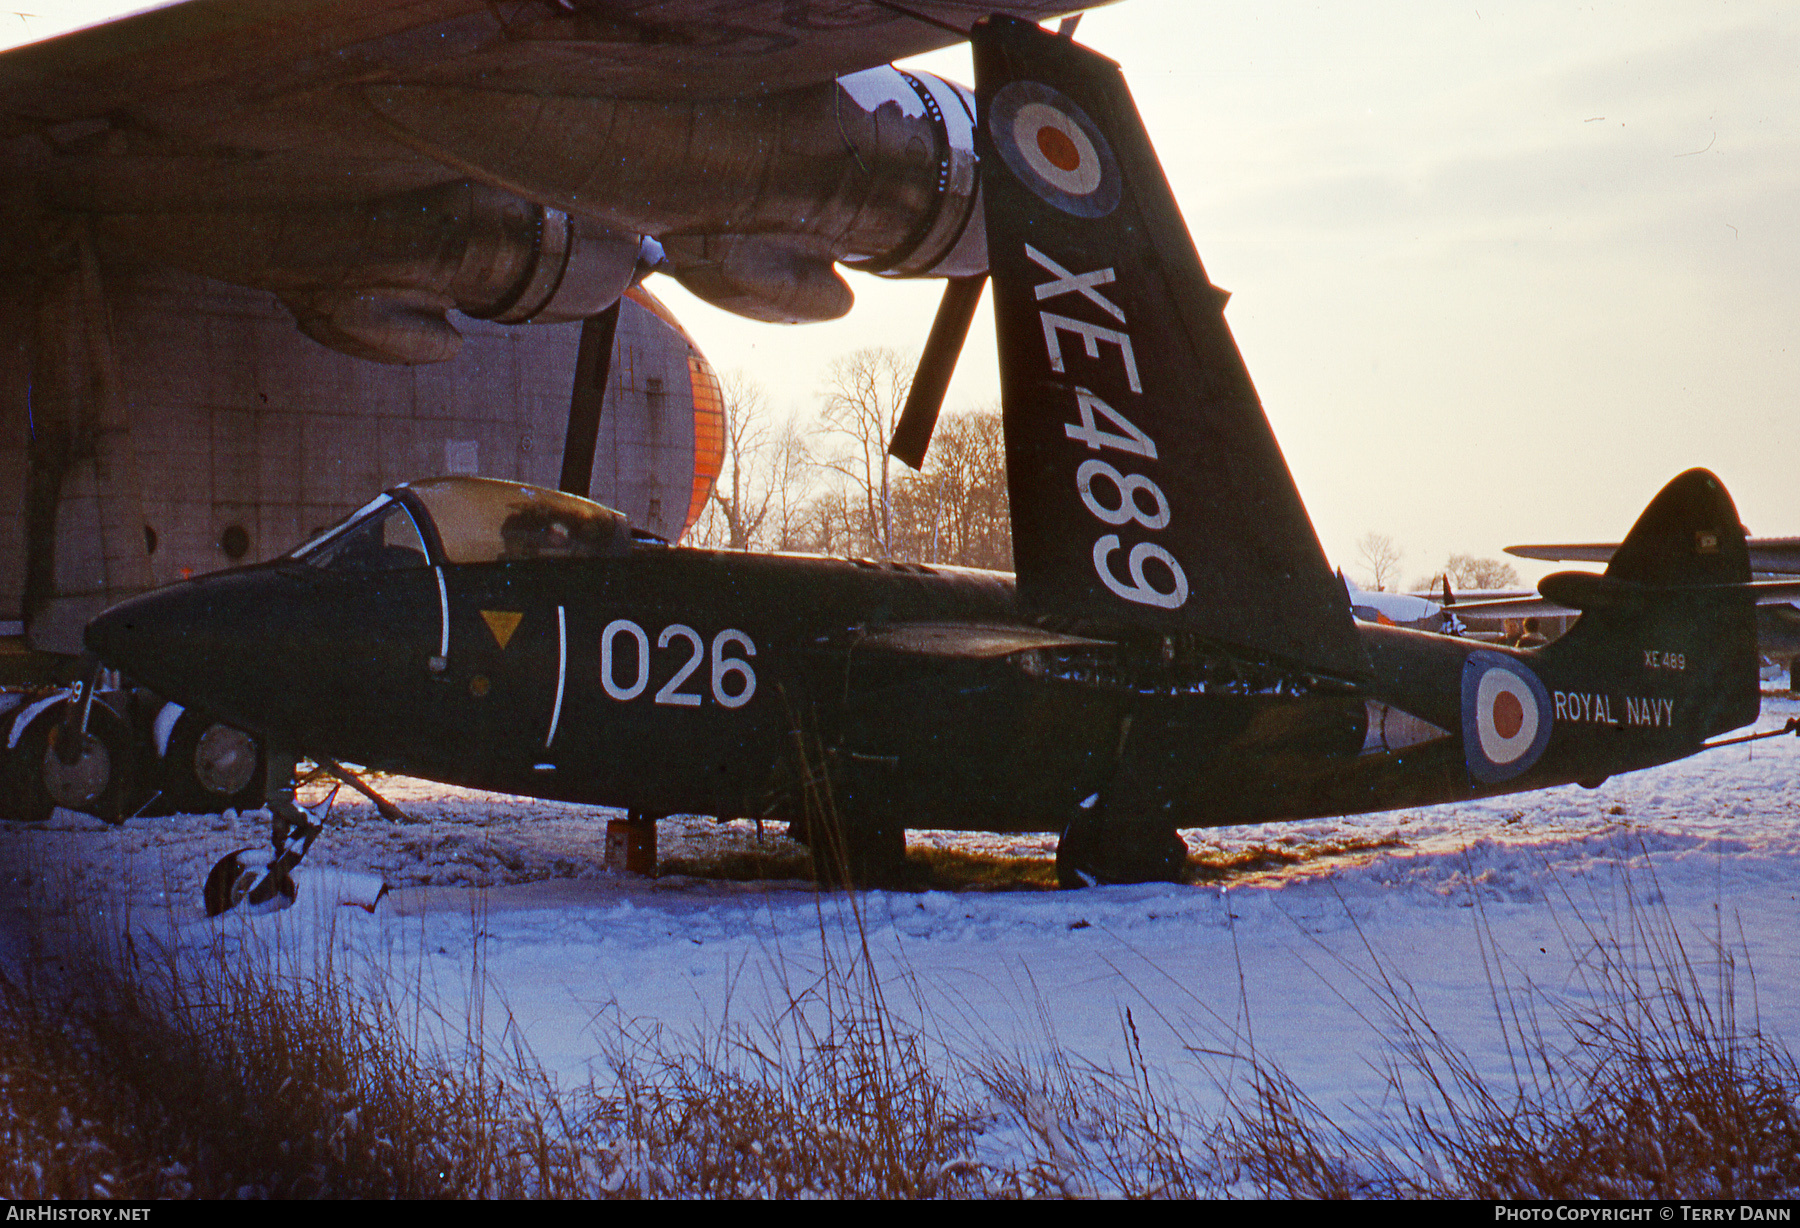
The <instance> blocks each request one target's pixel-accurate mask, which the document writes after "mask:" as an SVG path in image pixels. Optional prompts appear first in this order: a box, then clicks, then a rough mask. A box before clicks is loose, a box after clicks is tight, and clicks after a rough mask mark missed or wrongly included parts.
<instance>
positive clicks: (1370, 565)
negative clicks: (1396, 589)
mask: <svg viewBox="0 0 1800 1228" xmlns="http://www.w3.org/2000/svg"><path fill="white" fill-rule="evenodd" d="M1405 554H1406V552H1405V551H1404V550H1402V549H1400V547H1399V546H1396V545H1395V544H1394V539H1393V538H1391V537H1389V536H1388V535H1387V534H1386V533H1376V532H1373V531H1371V532H1368V533H1364V534H1363V535H1362V540H1361V541H1359V542H1357V543H1356V557H1357V558H1359V559H1361V560H1362V564H1363V568H1364V571H1365V575H1366V576H1367V577H1368V581H1369V588H1371V589H1372V590H1374V591H1375V592H1377V593H1385V592H1387V591H1388V586H1389V585H1391V584H1393V583H1395V582H1396V581H1397V580H1398V579H1399V578H1400V560H1401V558H1403V557H1404V556H1405Z"/></svg>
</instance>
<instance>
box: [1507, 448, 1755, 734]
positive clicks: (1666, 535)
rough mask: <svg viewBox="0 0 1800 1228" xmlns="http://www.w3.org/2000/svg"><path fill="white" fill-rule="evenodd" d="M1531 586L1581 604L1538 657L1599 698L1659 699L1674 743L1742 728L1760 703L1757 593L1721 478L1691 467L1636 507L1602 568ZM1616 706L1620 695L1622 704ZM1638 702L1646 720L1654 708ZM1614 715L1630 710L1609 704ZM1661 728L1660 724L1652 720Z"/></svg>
mask: <svg viewBox="0 0 1800 1228" xmlns="http://www.w3.org/2000/svg"><path fill="white" fill-rule="evenodd" d="M1539 591H1540V592H1542V593H1543V595H1544V596H1545V597H1547V598H1549V599H1550V600H1552V601H1555V602H1558V603H1560V604H1563V605H1568V606H1570V607H1573V608H1575V609H1578V610H1580V611H1582V615H1581V618H1580V619H1579V620H1578V621H1577V622H1576V623H1575V625H1574V626H1573V627H1571V628H1570V629H1569V632H1568V634H1567V635H1564V636H1563V637H1562V638H1561V639H1559V640H1557V641H1556V642H1554V643H1553V644H1551V645H1549V647H1547V648H1546V649H1544V656H1545V659H1546V664H1547V665H1550V666H1551V667H1552V668H1553V669H1557V670H1558V671H1559V672H1567V671H1571V670H1572V671H1574V674H1573V675H1572V676H1571V683H1570V685H1571V687H1572V689H1576V690H1579V686H1578V683H1579V677H1580V675H1581V674H1582V673H1586V674H1587V675H1588V676H1589V677H1590V678H1591V679H1592V683H1591V686H1590V689H1591V690H1593V691H1594V692H1595V693H1596V694H1601V693H1605V691H1604V689H1603V688H1610V689H1612V690H1614V691H1617V692H1621V693H1623V694H1631V693H1634V692H1635V693H1636V694H1638V695H1641V696H1654V697H1655V701H1656V702H1657V703H1662V702H1663V701H1664V700H1666V701H1667V708H1666V716H1667V719H1668V721H1669V722H1670V726H1671V729H1672V732H1673V733H1674V734H1675V735H1676V737H1675V740H1677V741H1684V742H1689V743H1698V742H1700V741H1702V740H1704V739H1706V738H1708V737H1712V736H1714V735H1715V734H1719V733H1723V732H1725V731H1726V730H1730V729H1736V728H1738V727H1739V726H1742V725H1747V724H1749V723H1750V722H1751V721H1753V720H1755V719H1756V715H1757V712H1758V709H1759V707H1760V704H1761V692H1760V684H1759V681H1758V677H1757V664H1758V658H1757V651H1756V600H1757V594H1756V592H1755V590H1754V589H1753V588H1752V587H1751V584H1750V558H1749V551H1748V550H1747V549H1746V547H1745V544H1744V529H1743V526H1742V525H1741V524H1739V523H1738V514H1737V507H1736V506H1735V505H1734V504H1733V503H1732V501H1731V496H1730V495H1729V494H1728V493H1727V492H1726V490H1725V487H1724V485H1723V483H1721V482H1720V481H1719V479H1718V478H1717V477H1715V476H1713V475H1712V474H1711V473H1709V472H1707V471H1706V470H1704V469H1690V470H1688V471H1687V472H1686V473H1683V474H1681V475H1680V476H1679V477H1677V478H1675V480H1674V481H1672V482H1670V483H1669V484H1668V485H1667V486H1665V487H1663V489H1662V491H1661V492H1660V493H1659V494H1658V495H1657V496H1656V498H1654V499H1652V500H1651V501H1650V505H1649V506H1648V507H1647V508H1645V509H1644V512H1643V514H1642V515H1641V516H1639V517H1638V520H1637V523H1636V524H1635V525H1633V526H1632V529H1631V532H1630V533H1629V534H1628V535H1627V536H1626V538H1625V540H1624V542H1623V543H1621V544H1620V546H1619V548H1618V550H1617V551H1616V552H1614V554H1613V556H1612V560H1611V562H1610V563H1609V564H1608V565H1607V568H1606V572H1605V574H1604V575H1600V576H1596V575H1594V574H1592V573H1591V572H1563V573H1558V574H1556V575H1551V576H1546V577H1545V578H1544V580H1543V582H1542V583H1541V584H1540V585H1539ZM1621 702H1622V703H1624V702H1625V701H1623V700H1622V701H1621ZM1649 702H1650V700H1649V699H1645V700H1644V701H1643V703H1642V704H1640V705H1638V711H1639V712H1640V713H1647V714H1649V715H1648V717H1646V718H1645V719H1651V718H1654V717H1655V714H1656V712H1657V711H1658V709H1655V708H1652V707H1649V706H1644V705H1647V704H1649ZM1608 711H1609V714H1610V715H1611V716H1612V719H1613V720H1614V721H1615V722H1617V721H1620V720H1625V721H1627V722H1629V720H1630V717H1629V713H1628V712H1627V713H1625V714H1621V713H1619V712H1613V711H1612V710H1611V708H1610V707H1609V709H1608ZM1654 723H1655V724H1656V725H1658V726H1660V724H1661V722H1660V720H1657V721H1655V722H1654Z"/></svg>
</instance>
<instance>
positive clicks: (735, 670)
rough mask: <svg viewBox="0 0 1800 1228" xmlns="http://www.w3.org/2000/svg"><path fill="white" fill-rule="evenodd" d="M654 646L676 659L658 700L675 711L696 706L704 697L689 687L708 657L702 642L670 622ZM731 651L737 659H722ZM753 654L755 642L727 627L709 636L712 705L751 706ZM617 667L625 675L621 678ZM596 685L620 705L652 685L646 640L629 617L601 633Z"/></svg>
mask: <svg viewBox="0 0 1800 1228" xmlns="http://www.w3.org/2000/svg"><path fill="white" fill-rule="evenodd" d="M621 638H623V639H625V640H630V641H632V642H633V643H632V647H631V648H627V649H625V650H624V651H623V652H621V651H620V640H621ZM656 647H657V648H658V649H659V650H660V651H661V652H663V653H673V654H674V655H675V657H676V659H677V664H676V669H675V673H674V674H673V675H672V676H671V677H670V678H669V680H668V681H667V682H665V683H663V685H662V687H661V688H660V689H659V690H658V691H657V692H656V702H657V703H659V704H669V705H671V706H674V707H677V708H697V707H699V706H700V705H701V703H703V702H704V701H705V696H704V695H702V694H701V693H700V692H699V691H698V690H690V689H688V687H689V685H690V683H689V679H691V678H693V676H694V673H695V671H697V670H698V669H699V668H700V665H701V662H702V661H704V660H705V659H706V655H707V650H706V641H705V640H704V639H703V638H702V637H701V635H700V633H699V632H698V631H696V630H694V629H693V628H692V627H689V626H687V625H685V624H683V623H670V624H669V625H668V626H666V627H664V628H663V629H662V634H661V635H659V636H657V637H656ZM734 650H735V651H736V652H738V653H740V654H741V655H737V656H727V655H726V654H727V653H728V652H732V651H734ZM755 655H756V643H755V641H753V640H752V639H751V638H750V637H749V636H747V635H745V634H744V633H743V632H742V631H739V630H736V629H735V628H732V627H727V628H726V629H725V630H723V631H721V632H719V633H718V634H717V635H715V636H713V638H712V697H713V702H715V703H717V704H718V705H719V706H720V707H724V708H741V707H743V706H744V705H745V704H747V703H749V702H750V698H751V696H753V695H755V694H756V671H755V670H754V669H752V668H751V667H750V662H749V661H748V660H746V658H748V657H754V656H755ZM633 656H635V657H636V661H637V665H636V668H635V670H634V669H633V668H632V666H631V664H630V661H631V658H632V657H633ZM620 657H624V658H625V660H623V661H621V660H620V659H619V658H620ZM621 667H623V668H624V670H625V671H626V673H627V677H626V678H625V679H624V680H621V679H620V677H619V671H620V669H621ZM600 685H601V686H603V687H605V688H606V693H607V694H608V695H610V696H611V697H612V698H614V699H617V700H620V701H621V702H623V701H627V700H633V699H636V698H637V697H638V696H640V695H642V694H643V693H644V691H645V690H646V689H648V688H649V686H650V636H649V633H648V632H646V631H645V630H644V629H643V628H642V627H640V626H639V625H638V624H637V623H634V622H632V621H631V620H630V619H629V618H615V619H613V620H612V621H611V622H610V623H607V624H606V630H604V631H602V632H601V633H600ZM694 685H698V684H697V683H695V684H694Z"/></svg>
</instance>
